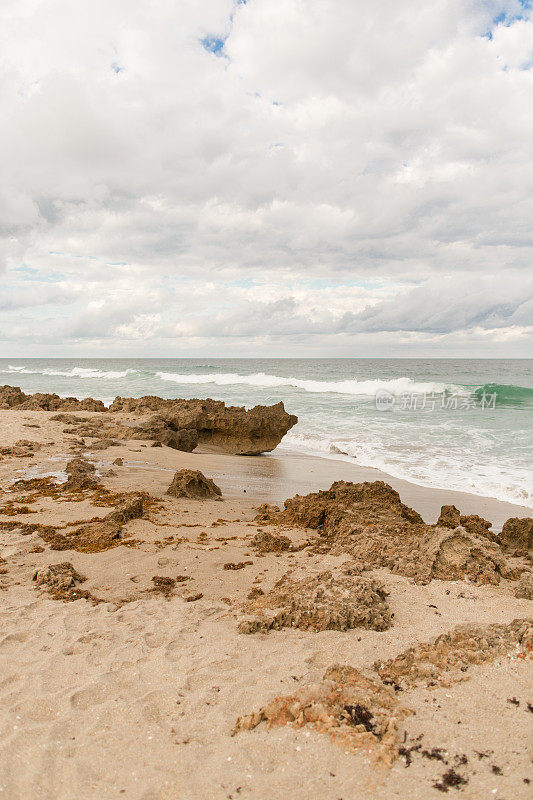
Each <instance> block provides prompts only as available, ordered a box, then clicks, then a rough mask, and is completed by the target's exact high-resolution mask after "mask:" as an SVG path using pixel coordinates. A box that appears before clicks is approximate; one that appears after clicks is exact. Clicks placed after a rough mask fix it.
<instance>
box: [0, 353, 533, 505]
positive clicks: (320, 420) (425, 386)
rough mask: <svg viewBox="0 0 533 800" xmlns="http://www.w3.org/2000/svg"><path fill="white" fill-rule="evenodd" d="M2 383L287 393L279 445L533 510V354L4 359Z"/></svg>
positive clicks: (175, 392) (180, 392) (59, 388)
mask: <svg viewBox="0 0 533 800" xmlns="http://www.w3.org/2000/svg"><path fill="white" fill-rule="evenodd" d="M0 383H8V384H11V385H15V386H20V387H21V388H22V389H23V390H24V391H25V392H37V391H41V392H57V393H58V394H60V395H63V396H75V397H87V396H92V397H96V398H100V399H102V400H104V402H110V401H111V400H112V399H113V398H114V397H115V396H116V395H118V394H120V395H123V396H133V397H139V396H141V395H144V394H155V395H160V396H162V397H183V398H190V397H212V398H215V399H219V400H224V401H225V402H226V403H229V404H232V405H244V406H246V407H251V406H253V405H256V404H258V403H260V404H270V403H275V402H278V401H279V400H283V402H284V403H285V407H286V408H287V410H288V411H290V412H293V413H295V414H297V415H298V417H299V422H298V425H297V426H296V427H295V428H293V430H292V431H290V432H289V434H288V435H287V436H286V437H285V439H284V440H283V442H282V444H281V445H280V447H279V451H280V452H283V450H287V449H290V450H293V451H294V450H297V451H300V452H306V453H313V454H316V455H321V456H323V457H327V458H340V459H347V460H353V461H355V462H357V463H358V464H360V465H361V466H369V467H377V468H379V469H382V470H384V471H385V472H388V473H389V474H391V475H395V476H396V477H399V478H405V479H407V480H410V481H413V482H414V483H418V484H420V485H423V486H435V487H439V488H448V489H459V490H461V491H467V492H473V493H475V494H479V495H485V496H489V497H496V498H498V499H501V500H508V501H510V502H515V503H521V504H523V505H529V506H531V507H533V480H532V469H531V468H532V444H533V360H518V359H517V360H499V359H498V360H479V359H476V360H459V359H449V360H448V359H213V360H209V359H0Z"/></svg>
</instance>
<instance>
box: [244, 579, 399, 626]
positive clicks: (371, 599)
mask: <svg viewBox="0 0 533 800" xmlns="http://www.w3.org/2000/svg"><path fill="white" fill-rule="evenodd" d="M351 573H352V571H351V570H345V572H344V574H341V575H339V576H337V577H335V576H334V575H333V573H332V572H330V571H327V572H321V573H320V574H319V575H316V576H313V577H311V578H304V579H303V580H300V581H294V580H292V578H290V577H289V576H288V575H284V576H283V577H282V578H281V579H280V580H279V581H277V583H276V584H275V586H274V588H273V589H272V590H271V591H270V592H267V594H263V595H258V596H255V597H253V599H251V600H250V601H249V602H248V603H247V604H246V605H245V606H244V609H243V610H244V611H245V613H246V614H249V615H252V616H251V618H247V619H245V620H243V621H242V622H241V623H240V625H239V631H240V632H241V633H258V632H260V633H266V632H267V631H269V630H280V629H281V628H300V630H311V631H325V630H336V631H346V630H349V629H350V628H368V629H371V630H375V631H384V630H386V629H387V628H389V627H390V624H391V613H390V611H389V607H388V604H387V600H386V598H387V592H386V591H385V590H384V588H383V586H382V585H381V584H380V583H378V582H377V581H373V580H369V579H367V578H361V577H360V576H358V575H353V574H351Z"/></svg>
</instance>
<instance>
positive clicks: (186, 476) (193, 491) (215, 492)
mask: <svg viewBox="0 0 533 800" xmlns="http://www.w3.org/2000/svg"><path fill="white" fill-rule="evenodd" d="M167 494H170V495H172V496H173V497H190V498H195V499H196V498H198V499H200V498H204V497H218V496H220V495H221V494H222V492H221V491H220V489H219V488H218V486H217V485H216V483H214V482H213V481H212V480H211V479H210V478H206V477H205V475H203V474H202V473H201V472H200V471H199V470H197V469H180V470H178V471H177V472H176V474H175V475H174V478H173V480H172V483H171V484H170V486H169V487H168V489H167Z"/></svg>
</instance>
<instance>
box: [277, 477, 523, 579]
mask: <svg viewBox="0 0 533 800" xmlns="http://www.w3.org/2000/svg"><path fill="white" fill-rule="evenodd" d="M445 513H446V514H448V512H445ZM450 513H454V512H450ZM448 518H450V516H448ZM271 519H272V521H276V522H278V523H280V522H281V523H286V524H289V525H291V526H292V525H300V526H303V527H308V528H315V529H317V530H318V531H319V538H318V539H317V540H316V546H315V549H316V551H317V552H320V553H325V552H329V553H331V554H333V555H340V554H342V553H348V554H350V555H351V556H352V558H353V559H354V566H355V567H356V568H357V569H359V570H360V571H363V570H365V569H375V568H377V567H388V568H389V569H390V570H392V571H393V572H396V573H398V574H400V575H406V576H408V577H410V578H413V579H414V580H415V581H417V582H418V583H427V582H429V581H430V580H432V579H433V578H439V579H441V580H460V579H462V578H465V577H468V578H469V579H470V580H472V581H474V582H476V583H492V584H496V583H498V582H499V581H500V578H501V577H502V576H503V577H512V576H511V572H510V571H509V570H508V567H507V563H506V560H505V558H504V556H503V554H502V551H501V548H500V546H499V545H498V544H497V543H496V542H493V541H491V540H490V539H489V538H487V537H486V536H476V535H475V534H472V533H468V532H467V531H466V530H465V529H464V528H462V527H457V528H455V529H454V530H452V529H450V528H446V527H442V528H441V527H436V526H434V525H426V524H425V523H424V521H423V520H422V517H421V516H420V515H419V514H418V513H417V512H416V511H413V509H411V508H409V507H408V506H406V505H404V503H402V502H401V500H400V496H399V495H398V492H396V491H394V489H392V488H391V487H390V486H388V485H387V484H386V483H383V482H382V481H375V482H374V483H359V484H353V483H345V482H344V481H339V482H337V483H334V484H333V485H332V487H331V489H330V490H329V491H326V492H324V491H323V492H315V493H312V494H309V495H307V496H305V497H300V496H299V495H297V496H296V497H294V498H293V499H291V500H286V501H285V508H284V510H283V511H282V512H280V513H279V514H276V513H273V514H272V515H271ZM478 519H479V518H478Z"/></svg>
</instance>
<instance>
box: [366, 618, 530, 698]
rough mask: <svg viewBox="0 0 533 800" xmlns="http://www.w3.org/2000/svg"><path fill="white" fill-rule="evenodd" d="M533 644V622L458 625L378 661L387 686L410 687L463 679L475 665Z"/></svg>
mask: <svg viewBox="0 0 533 800" xmlns="http://www.w3.org/2000/svg"><path fill="white" fill-rule="evenodd" d="M532 644H533V619H515V620H513V622H511V623H509V624H508V625H458V626H457V627H456V628H454V629H453V630H452V631H450V632H449V633H443V634H442V635H441V636H438V637H437V638H436V639H434V640H433V641H431V642H427V643H423V644H418V645H416V647H410V648H409V649H408V650H406V651H405V652H403V653H400V655H398V656H396V658H393V659H390V660H389V661H385V662H376V663H375V664H374V668H375V669H376V670H377V672H378V674H379V676H380V678H381V680H382V681H384V683H388V684H392V685H394V686H397V687H401V688H407V687H409V686H415V685H416V684H418V683H430V684H431V683H436V682H438V681H442V680H445V681H446V682H447V683H450V682H453V681H455V680H463V679H464V673H465V672H466V670H467V669H468V668H469V667H470V666H472V665H473V664H483V663H488V662H490V661H494V659H495V658H498V657H500V656H506V655H507V654H508V653H511V652H516V650H517V647H519V648H522V650H523V652H524V653H527V652H528V651H530V649H531V646H532Z"/></svg>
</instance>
